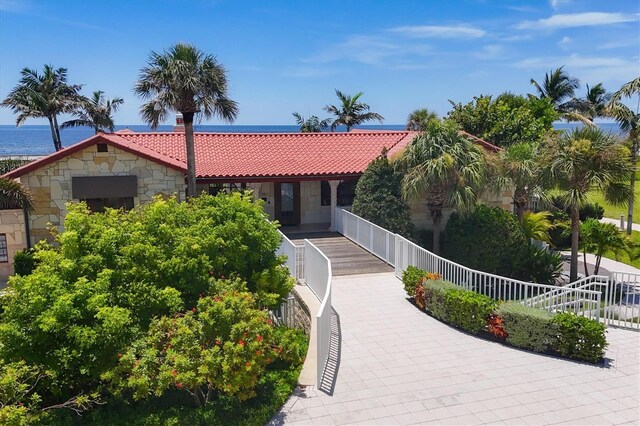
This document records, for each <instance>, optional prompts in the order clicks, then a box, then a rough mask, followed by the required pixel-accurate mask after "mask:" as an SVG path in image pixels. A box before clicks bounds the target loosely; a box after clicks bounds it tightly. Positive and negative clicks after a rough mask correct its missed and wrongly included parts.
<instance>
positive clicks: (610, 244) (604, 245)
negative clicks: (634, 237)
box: [580, 219, 633, 276]
mask: <svg viewBox="0 0 640 426" xmlns="http://www.w3.org/2000/svg"><path fill="white" fill-rule="evenodd" d="M580 247H581V248H582V253H583V255H584V274H585V276H589V270H588V269H587V253H593V254H595V255H596V264H595V266H594V269H593V273H594V274H595V275H598V272H599V269H600V261H601V260H602V255H603V254H604V253H606V252H612V253H613V254H614V255H615V257H616V259H618V257H619V256H620V255H621V254H622V253H627V254H628V255H629V257H633V254H632V248H633V243H632V242H631V240H630V239H629V238H628V237H627V236H626V235H625V234H624V233H623V232H620V231H619V230H618V228H617V227H616V225H614V224H613V223H602V222H600V221H599V220H597V219H587V220H586V221H584V222H583V223H582V225H581V226H580Z"/></svg>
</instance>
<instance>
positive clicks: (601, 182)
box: [544, 127, 631, 281]
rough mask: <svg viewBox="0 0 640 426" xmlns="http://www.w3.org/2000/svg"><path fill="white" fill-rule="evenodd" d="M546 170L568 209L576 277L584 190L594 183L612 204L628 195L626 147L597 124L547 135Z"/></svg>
mask: <svg viewBox="0 0 640 426" xmlns="http://www.w3.org/2000/svg"><path fill="white" fill-rule="evenodd" d="M544 164H545V165H546V170H545V174H546V176H547V178H548V179H549V180H550V182H552V183H553V185H554V186H555V187H556V189H557V190H558V191H559V192H560V197H561V199H562V201H563V203H564V205H565V206H567V207H568V208H569V209H570V211H571V215H570V216H571V272H570V279H571V281H575V280H576V279H577V277H578V248H579V241H578V238H579V231H580V206H582V205H584V204H585V203H586V202H587V192H588V191H589V190H590V189H591V188H593V187H596V188H598V189H599V190H601V191H603V193H604V196H605V199H606V200H607V201H608V202H610V203H612V204H624V203H625V202H626V201H627V200H628V199H629V187H628V186H627V185H625V184H624V181H625V180H626V179H627V178H628V176H629V173H630V172H631V166H630V163H629V150H628V149H627V148H626V147H625V146H624V145H623V144H621V143H619V142H618V140H617V139H616V137H615V136H613V135H611V134H607V133H604V132H603V131H602V130H600V129H598V128H591V127H584V128H581V129H575V130H573V131H572V132H570V133H565V134H564V135H562V136H560V137H558V138H555V139H550V140H549V141H548V143H547V145H546V147H545V152H544Z"/></svg>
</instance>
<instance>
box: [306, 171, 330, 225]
mask: <svg viewBox="0 0 640 426" xmlns="http://www.w3.org/2000/svg"><path fill="white" fill-rule="evenodd" d="M329 222H331V206H323V205H321V199H320V181H319V180H311V181H303V182H300V223H303V224H304V223H329Z"/></svg>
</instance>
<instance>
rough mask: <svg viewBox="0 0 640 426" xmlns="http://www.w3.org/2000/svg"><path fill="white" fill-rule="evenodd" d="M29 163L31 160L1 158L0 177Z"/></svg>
mask: <svg viewBox="0 0 640 426" xmlns="http://www.w3.org/2000/svg"><path fill="white" fill-rule="evenodd" d="M30 162H31V160H23V159H20V158H2V159H0V175H3V174H5V173H9V172H10V171H11V170H15V169H17V168H18V167H22V166H24V165H25V164H28V163H30Z"/></svg>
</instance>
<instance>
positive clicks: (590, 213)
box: [551, 195, 604, 221]
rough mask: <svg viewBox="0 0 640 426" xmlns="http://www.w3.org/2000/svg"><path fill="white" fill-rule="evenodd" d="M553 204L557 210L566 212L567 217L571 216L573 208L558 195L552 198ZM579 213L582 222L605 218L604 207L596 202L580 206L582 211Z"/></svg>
mask: <svg viewBox="0 0 640 426" xmlns="http://www.w3.org/2000/svg"><path fill="white" fill-rule="evenodd" d="M551 204H552V205H553V207H555V208H556V209H559V210H562V211H564V212H565V213H566V214H567V215H569V214H571V208H570V207H569V206H567V204H566V202H565V200H564V199H563V197H560V196H557V195H556V196H553V197H551ZM578 211H579V215H580V220H581V221H584V220H587V219H602V217H603V216H604V207H602V206H601V205H600V204H598V203H596V202H586V203H584V204H582V205H580V209H579V210H578Z"/></svg>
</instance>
